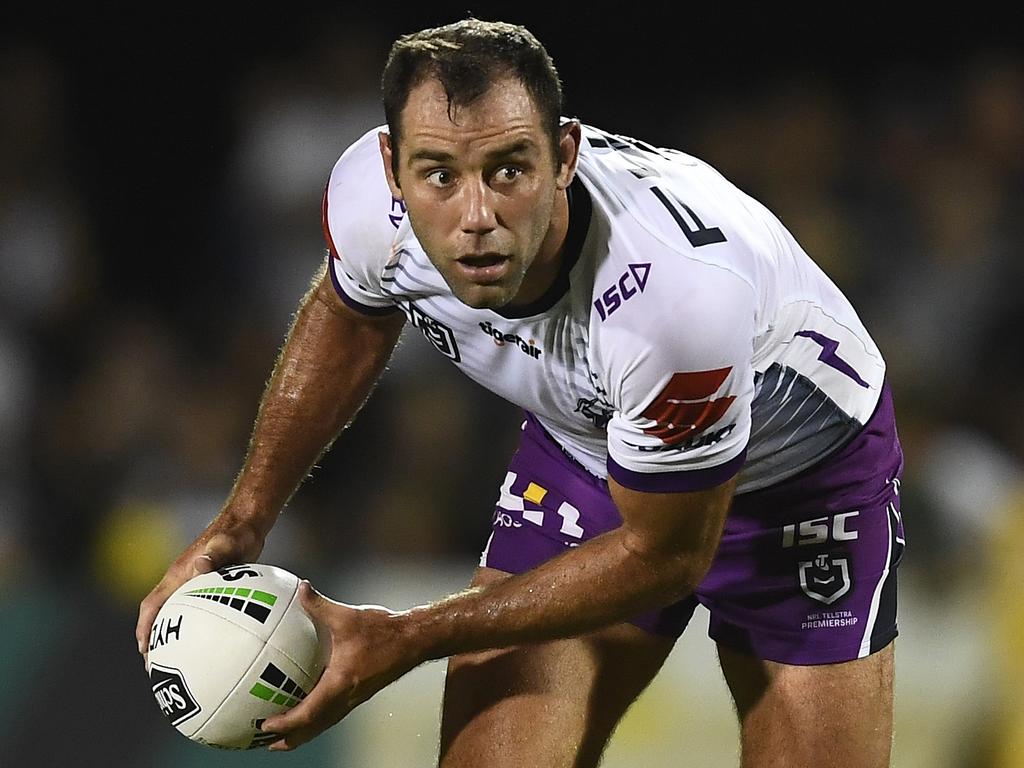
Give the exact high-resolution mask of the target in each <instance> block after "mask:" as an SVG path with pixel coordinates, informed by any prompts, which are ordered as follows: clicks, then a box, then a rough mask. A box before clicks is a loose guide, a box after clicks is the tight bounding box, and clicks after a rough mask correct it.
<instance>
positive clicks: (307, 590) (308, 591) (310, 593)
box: [299, 579, 327, 618]
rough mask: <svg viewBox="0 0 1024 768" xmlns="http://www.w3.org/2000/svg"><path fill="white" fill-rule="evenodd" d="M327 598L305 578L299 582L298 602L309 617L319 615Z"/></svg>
mask: <svg viewBox="0 0 1024 768" xmlns="http://www.w3.org/2000/svg"><path fill="white" fill-rule="evenodd" d="M326 600H327V598H325V597H324V596H323V595H322V594H320V593H319V592H317V591H316V589H314V587H313V585H312V584H310V583H309V581H308V580H307V579H303V580H302V581H300V582H299V602H301V603H302V607H303V609H304V610H305V611H306V613H307V614H309V616H310V618H315V617H317V616H319V615H320V613H321V612H322V610H323V606H324V603H325V602H326Z"/></svg>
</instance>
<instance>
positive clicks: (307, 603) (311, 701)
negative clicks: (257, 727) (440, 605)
mask: <svg viewBox="0 0 1024 768" xmlns="http://www.w3.org/2000/svg"><path fill="white" fill-rule="evenodd" d="M299 599H300V600H301V601H302V607H303V608H304V609H305V611H306V613H307V614H308V615H309V617H310V618H311V619H312V620H313V623H314V624H315V625H316V628H317V633H318V634H319V635H320V638H321V643H323V644H324V646H325V653H327V655H328V661H327V664H326V665H325V668H324V674H323V676H322V677H321V678H320V681H319V682H318V683H317V684H316V686H314V688H313V690H312V691H311V692H310V694H309V695H308V696H307V697H306V698H305V699H303V700H302V702H301V703H300V704H299V705H298V706H296V707H295V708H294V709H290V710H289V711H287V712H285V713H283V714H281V715H277V716H275V717H271V718H267V720H266V721H264V723H263V730H264V731H266V732H270V733H276V734H278V735H280V736H281V738H280V740H278V741H275V742H274V743H273V744H271V745H270V749H271V750H272V751H289V750H292V749H295V748H296V747H298V746H299V745H301V744H305V743H306V742H307V741H309V740H310V739H313V738H314V737H316V736H318V735H319V734H321V733H322V732H323V731H325V730H327V729H328V728H330V727H331V726H332V725H334V724H335V723H337V722H338V721H339V720H341V719H342V718H343V717H345V716H346V715H347V714H348V713H349V712H351V711H352V710H353V709H355V708H356V707H357V706H358V705H359V704H362V703H363V702H364V701H366V700H367V699H369V698H370V697H371V696H373V695H374V694H375V693H377V691H379V690H381V689H382V688H384V687H385V686H387V685H389V684H390V683H392V682H394V681H395V680H397V679H398V678H399V677H401V676H402V675H404V674H405V673H406V672H408V671H409V670H411V669H412V668H413V667H416V666H417V665H418V664H419V663H420V662H421V661H423V658H421V657H419V656H418V655H417V653H416V649H415V648H414V644H413V643H411V642H408V640H407V638H406V636H405V634H404V633H403V631H402V626H403V623H402V621H401V618H402V616H403V615H404V614H402V613H396V612H394V611H389V610H387V609H386V608H381V607H380V606H375V605H358V606H356V605H345V604H344V603H338V602H335V601H333V600H330V599H328V598H326V597H324V596H323V595H321V594H320V593H319V592H317V591H316V590H315V589H313V587H312V586H310V584H309V582H308V581H303V582H302V583H301V584H300V585H299Z"/></svg>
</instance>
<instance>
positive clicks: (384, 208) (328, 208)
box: [321, 130, 405, 315]
mask: <svg viewBox="0 0 1024 768" xmlns="http://www.w3.org/2000/svg"><path fill="white" fill-rule="evenodd" d="M376 134H377V131H376V130H374V131H370V132H369V133H367V134H366V135H364V136H363V138H361V139H360V140H359V141H357V142H356V143H355V144H353V145H352V146H351V147H349V149H348V150H346V152H345V154H343V155H342V156H341V158H340V159H339V160H338V162H337V163H336V164H335V166H334V169H333V170H332V172H331V176H330V178H329V179H328V181H327V185H326V187H325V188H324V195H323V202H322V205H321V222H322V226H323V233H324V240H325V243H326V245H327V249H328V251H329V253H330V259H329V267H328V268H329V272H330V275H331V282H332V283H333V284H334V288H335V290H336V291H337V292H338V295H339V296H340V297H341V299H342V301H344V302H345V304H347V305H348V306H349V307H351V308H352V309H354V310H356V311H358V312H361V313H362V314H366V315H383V314H390V313H391V312H394V311H396V309H397V307H396V305H395V303H394V301H393V300H392V298H391V297H390V296H389V295H388V294H387V293H386V292H385V291H384V290H383V289H382V286H381V280H380V278H381V275H382V271H383V267H384V264H385V263H386V262H387V259H388V258H389V256H390V253H391V245H392V242H393V241H394V237H395V233H396V232H397V230H398V226H399V225H400V224H401V222H402V219H403V218H404V217H405V207H404V204H403V203H402V202H401V201H399V200H395V199H394V198H393V197H392V195H391V190H390V188H389V187H388V185H387V179H386V177H385V175H384V169H383V165H382V161H381V158H380V154H379V151H378V149H377V138H376Z"/></svg>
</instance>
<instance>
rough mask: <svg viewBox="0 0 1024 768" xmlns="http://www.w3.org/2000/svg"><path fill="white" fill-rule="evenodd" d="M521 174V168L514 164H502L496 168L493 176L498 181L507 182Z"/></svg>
mask: <svg viewBox="0 0 1024 768" xmlns="http://www.w3.org/2000/svg"><path fill="white" fill-rule="evenodd" d="M522 175H523V169H522V168H519V167H517V166H514V165H504V166H502V167H501V168H499V169H498V172H497V173H496V174H495V177H496V178H497V180H498V181H503V182H508V181H515V180H516V179H517V178H519V177H520V176H522Z"/></svg>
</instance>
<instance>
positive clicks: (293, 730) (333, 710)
mask: <svg viewBox="0 0 1024 768" xmlns="http://www.w3.org/2000/svg"><path fill="white" fill-rule="evenodd" d="M345 687H346V686H344V685H343V684H342V683H340V681H338V680H337V679H336V678H335V677H334V676H331V675H330V673H325V674H324V676H323V677H322V678H320V682H319V683H317V684H316V685H314V686H313V690H312V691H310V692H309V695H308V696H307V697H306V698H304V699H303V700H302V701H301V702H299V704H298V705H297V706H295V707H293V708H292V709H289V710H288V711H287V712H282V713H281V714H280V715H274V716H273V717H268V718H267V719H266V720H264V721H263V726H262V729H263V730H264V731H266V732H268V733H278V734H281V736H282V737H286V738H287V741H288V742H289V744H291V745H292V746H298V744H302V743H305V742H307V741H309V740H310V739H312V738H313V737H314V736H316V735H318V734H319V733H321V732H322V731H324V730H326V729H327V728H329V727H330V726H332V725H334V724H335V723H336V722H338V720H340V719H341V718H342V717H343V716H344V715H346V714H348V712H349V710H350V709H351V707H349V706H348V705H347V698H348V697H347V696H345V695H344V694H342V691H343V690H344V689H345ZM296 738H298V739H299V740H298V742H297V743H295V739H296Z"/></svg>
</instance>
